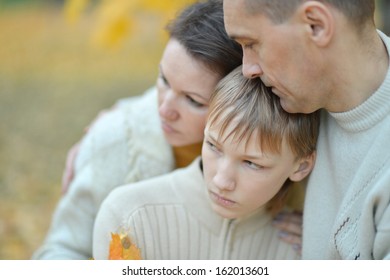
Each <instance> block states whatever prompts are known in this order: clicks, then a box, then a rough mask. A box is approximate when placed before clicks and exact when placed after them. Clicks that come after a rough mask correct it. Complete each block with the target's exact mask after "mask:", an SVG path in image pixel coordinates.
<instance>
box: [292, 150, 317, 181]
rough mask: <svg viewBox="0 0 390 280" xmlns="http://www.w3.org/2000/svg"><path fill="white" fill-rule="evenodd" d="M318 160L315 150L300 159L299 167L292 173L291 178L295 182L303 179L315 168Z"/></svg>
mask: <svg viewBox="0 0 390 280" xmlns="http://www.w3.org/2000/svg"><path fill="white" fill-rule="evenodd" d="M315 160H316V152H313V153H312V154H311V155H310V156H308V157H306V158H303V159H301V160H299V161H298V164H297V166H298V167H297V169H296V170H295V171H294V172H293V173H292V174H291V175H290V177H289V179H290V180H291V181H294V182H299V181H301V180H303V179H304V178H305V177H306V176H307V175H309V173H310V172H311V171H312V170H313V167H314V163H315Z"/></svg>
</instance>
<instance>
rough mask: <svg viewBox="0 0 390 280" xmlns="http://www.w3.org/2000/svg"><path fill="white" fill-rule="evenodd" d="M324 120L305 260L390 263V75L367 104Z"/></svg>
mask: <svg viewBox="0 0 390 280" xmlns="http://www.w3.org/2000/svg"><path fill="white" fill-rule="evenodd" d="M380 35H381V37H382V40H383V41H384V43H385V44H386V47H387V50H388V52H389V50H390V39H389V38H388V37H387V36H385V35H384V34H383V33H380ZM321 118H322V119H321V127H320V135H319V140H318V145H317V160H316V165H315V167H314V170H313V172H312V173H311V175H310V179H309V183H308V187H307V195H306V203H305V208H304V232H303V258H304V259H390V144H389V141H390V71H388V73H387V76H386V78H385V80H384V81H383V84H382V85H381V86H380V88H379V89H378V90H377V91H376V92H375V93H373V95H372V96H371V97H370V98H369V99H367V100H366V101H365V102H364V103H363V104H361V105H360V106H358V107H356V108H355V109H353V110H351V111H348V112H344V113H337V114H330V113H327V112H323V114H322V116H321Z"/></svg>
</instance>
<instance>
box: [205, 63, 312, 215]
mask: <svg viewBox="0 0 390 280" xmlns="http://www.w3.org/2000/svg"><path fill="white" fill-rule="evenodd" d="M215 124H218V125H220V127H221V129H220V131H219V135H218V138H219V140H220V141H225V140H226V138H228V137H233V139H235V140H237V141H238V142H241V141H245V142H248V140H249V138H250V137H251V136H252V134H253V133H257V139H259V140H260V141H259V147H260V149H261V150H262V151H263V152H264V153H267V152H270V153H280V152H281V147H282V142H283V141H285V142H286V143H287V145H288V146H289V148H290V149H291V151H292V152H293V154H294V155H295V157H296V160H299V159H303V158H306V157H309V156H310V155H311V154H313V153H314V152H315V149H316V144H317V137H318V132H319V113H318V112H314V113H311V114H290V113H287V112H286V111H284V110H283V108H282V107H281V105H280V100H279V98H278V97H277V96H276V95H275V94H273V93H272V92H271V89H270V88H267V87H266V86H265V85H264V84H263V83H262V81H261V80H260V79H259V78H257V79H247V78H245V77H244V76H243V75H242V67H241V66H240V67H238V68H236V69H235V70H233V71H232V72H231V73H230V74H229V75H227V76H226V77H225V78H224V79H222V80H221V81H220V82H219V83H218V85H217V87H216V90H215V92H214V93H213V94H212V96H211V98H210V111H209V116H208V125H209V126H210V127H212V126H213V125H215ZM232 125H233V129H232V130H230V129H231V126H232ZM228 127H229V133H228V135H227V136H226V137H225V138H224V139H222V136H223V135H225V133H227V131H226V130H227V128H228ZM290 183H291V182H290V181H289V180H287V182H286V183H285V184H284V186H283V187H282V189H281V190H280V191H279V193H278V194H277V195H276V196H275V197H274V198H273V199H272V200H271V201H270V202H269V204H268V205H269V208H270V210H271V212H272V213H276V212H278V211H279V209H280V208H281V207H283V206H284V201H285V198H286V195H287V190H288V189H289V188H288V186H289V185H290Z"/></svg>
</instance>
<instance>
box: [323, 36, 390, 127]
mask: <svg viewBox="0 0 390 280" xmlns="http://www.w3.org/2000/svg"><path fill="white" fill-rule="evenodd" d="M378 33H379V36H380V37H381V38H382V41H383V42H384V44H385V46H386V49H387V53H388V54H389V50H390V38H389V37H387V36H386V35H385V34H383V33H382V32H381V31H379V30H378ZM389 56H390V54H389ZM389 113H390V68H389V69H388V71H387V74H386V77H385V80H384V81H383V83H382V85H381V86H380V87H379V88H378V89H377V91H376V92H374V93H373V94H372V95H371V96H370V97H369V98H368V99H367V100H366V101H365V102H363V103H362V104H361V105H359V106H357V107H356V108H354V109H352V110H349V111H347V112H341V113H329V114H330V115H331V116H332V117H333V118H335V119H336V121H337V123H338V124H339V125H340V126H341V127H342V128H344V129H345V130H347V131H350V132H360V131H363V130H367V129H369V128H371V127H373V126H375V125H376V124H377V123H379V122H380V121H381V120H382V119H384V118H385V117H386V116H387V115H389Z"/></svg>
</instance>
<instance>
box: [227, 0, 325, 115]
mask: <svg viewBox="0 0 390 280" xmlns="http://www.w3.org/2000/svg"><path fill="white" fill-rule="evenodd" d="M223 5H224V7H223V8H224V20H225V28H226V31H227V33H228V34H229V36H230V37H231V38H232V39H234V40H236V41H237V42H238V43H239V44H240V45H241V46H242V48H243V53H244V57H243V74H244V75H245V76H246V77H248V78H254V77H260V78H261V79H262V81H263V82H264V83H265V84H266V85H267V86H269V87H271V88H272V92H273V93H274V94H276V95H277V96H279V97H280V101H281V105H282V107H283V108H284V109H285V110H286V111H288V112H291V113H296V112H302V113H309V112H313V111H315V110H317V109H318V108H320V107H321V106H322V104H321V103H320V102H321V99H320V96H318V94H317V93H318V92H319V86H320V84H321V81H318V80H319V79H318V74H319V73H320V72H319V69H318V68H319V67H318V63H317V62H318V61H317V58H318V55H315V50H314V49H313V48H311V47H310V44H309V43H308V42H307V39H306V38H307V37H306V36H305V35H307V33H306V34H305V32H310V30H308V29H307V26H305V25H304V24H300V22H299V19H298V17H297V16H295V15H293V16H292V17H291V18H290V19H287V20H286V21H285V22H283V23H273V22H272V21H271V20H270V19H269V18H268V17H267V16H266V15H265V14H264V13H249V12H248V10H247V7H246V6H245V5H246V4H245V0H224V4H223Z"/></svg>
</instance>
